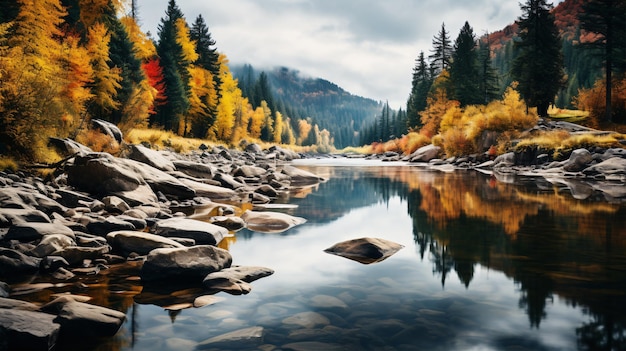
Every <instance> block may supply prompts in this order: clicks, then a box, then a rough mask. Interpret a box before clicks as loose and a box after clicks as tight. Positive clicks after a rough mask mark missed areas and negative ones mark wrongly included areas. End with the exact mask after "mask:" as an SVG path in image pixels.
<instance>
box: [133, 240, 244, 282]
mask: <svg viewBox="0 0 626 351" xmlns="http://www.w3.org/2000/svg"><path fill="white" fill-rule="evenodd" d="M232 261H233V259H232V256H231V255H230V253H229V252H228V251H227V250H224V249H220V248H217V247H215V246H212V245H198V246H192V247H185V248H171V249H167V248H161V249H154V250H152V251H150V253H149V254H148V256H147V257H146V261H145V262H144V264H143V267H142V268H141V279H142V280H143V281H155V280H165V279H175V280H198V281H201V280H202V279H204V277H206V276H207V275H208V274H209V273H212V272H217V271H219V270H222V269H224V268H228V267H230V265H231V264H232Z"/></svg>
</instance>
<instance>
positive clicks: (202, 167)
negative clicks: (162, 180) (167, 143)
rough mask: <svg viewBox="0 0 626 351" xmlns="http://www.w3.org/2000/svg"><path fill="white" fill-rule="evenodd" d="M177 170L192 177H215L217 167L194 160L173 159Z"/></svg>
mask: <svg viewBox="0 0 626 351" xmlns="http://www.w3.org/2000/svg"><path fill="white" fill-rule="evenodd" d="M172 163H173V164H174V166H175V167H176V169H177V170H179V171H181V172H183V173H185V174H187V175H190V176H192V177H198V178H205V179H213V176H214V175H215V173H217V169H216V168H215V167H213V166H211V165H210V164H206V163H198V162H192V161H173V162H172Z"/></svg>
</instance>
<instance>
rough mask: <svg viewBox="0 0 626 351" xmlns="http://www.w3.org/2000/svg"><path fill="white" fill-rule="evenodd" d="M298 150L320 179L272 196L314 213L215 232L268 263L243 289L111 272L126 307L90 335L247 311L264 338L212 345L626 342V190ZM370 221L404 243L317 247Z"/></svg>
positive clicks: (154, 339) (478, 346)
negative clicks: (615, 196)
mask: <svg viewBox="0 0 626 351" xmlns="http://www.w3.org/2000/svg"><path fill="white" fill-rule="evenodd" d="M295 165H296V166H298V167H300V168H303V169H306V170H309V171H311V172H313V173H316V174H318V175H320V176H323V177H325V178H327V181H326V182H323V183H321V184H319V185H317V186H315V187H311V188H306V189H301V190H300V191H297V192H294V193H291V194H288V195H285V196H283V197H281V198H280V199H279V200H278V201H277V206H276V209H275V210H279V211H284V212H287V213H289V214H291V215H295V216H301V217H304V218H306V219H307V222H306V223H305V224H303V225H300V226H297V227H295V228H292V229H289V230H288V231H285V232H283V233H278V234H277V233H274V234H267V233H258V232H253V231H249V230H247V229H244V230H241V231H239V232H237V233H236V234H235V236H234V237H233V238H230V239H228V240H227V241H225V242H223V243H222V244H221V246H222V247H224V248H227V249H228V250H229V251H230V252H231V253H232V256H233V264H235V265H254V266H265V267H270V268H272V269H274V270H275V273H274V274H273V275H271V276H269V277H266V278H263V279H260V280H258V281H255V282H253V283H252V291H251V292H250V293H249V294H248V295H243V296H231V295H228V294H225V293H218V294H217V295H215V296H214V297H215V299H214V300H212V303H211V304H210V305H207V306H204V307H200V308H188V309H183V310H168V309H164V308H163V307H158V306H155V305H151V304H141V303H137V302H136V300H134V299H133V293H132V291H131V290H132V288H128V289H127V290H128V291H122V290H124V289H121V288H120V287H119V285H116V283H110V284H109V286H108V287H106V286H105V287H103V288H102V289H101V293H102V294H104V295H106V296H101V297H99V299H100V300H109V303H108V304H111V303H110V302H111V301H114V303H112V305H115V306H116V308H118V309H126V310H127V311H128V320H127V322H126V323H125V324H124V326H123V328H122V330H121V331H120V332H119V333H118V335H117V336H116V337H115V338H114V339H113V340H110V342H107V343H105V344H101V345H99V346H98V347H96V349H102V350H105V349H106V350H110V349H117V350H146V351H157V350H185V349H189V350H193V349H196V347H198V342H202V341H204V340H207V339H210V338H215V337H219V336H221V335H224V334H226V333H230V332H233V331H237V330H241V329H245V328H254V327H256V329H254V330H256V331H261V333H262V335H263V339H262V340H259V339H253V340H241V341H238V342H237V341H232V342H230V343H226V344H219V343H218V344H214V345H215V346H216V347H215V348H214V349H216V350H217V349H219V350H239V349H243V350H249V349H252V350H266V351H269V350H624V349H626V337H625V335H626V204H624V203H620V202H618V201H613V200H612V199H606V198H604V197H602V195H601V194H599V193H598V194H596V193H593V192H592V193H591V194H588V196H584V197H586V199H581V196H579V195H577V194H574V195H573V194H572V193H571V192H570V191H569V190H568V188H567V187H566V186H563V185H558V184H557V185H554V184H552V183H549V182H547V181H545V180H541V179H516V180H515V181H514V182H513V183H508V182H502V181H499V180H497V179H496V178H495V177H493V176H490V175H486V174H481V173H479V172H475V171H456V172H452V173H443V172H436V171H429V170H425V169H423V168H420V167H415V166H407V165H405V164H394V163H383V162H377V161H364V160H345V159H342V160H335V159H327V160H300V161H297V162H296V163H295ZM283 204H284V206H283ZM361 237H377V238H383V239H387V240H391V241H394V242H396V243H399V244H401V245H403V246H404V247H403V248H402V249H401V250H400V251H399V252H397V253H396V254H395V255H393V256H391V257H389V258H387V259H386V260H384V261H381V262H377V263H373V264H361V263H359V262H356V261H352V260H349V259H346V258H342V257H339V256H334V255H330V254H328V253H325V252H324V249H326V248H328V247H330V246H332V245H334V244H335V243H337V242H340V241H344V240H349V239H355V238H361ZM111 279H114V278H111ZM105 285H106V284H105ZM112 286H114V287H112ZM135 294H136V292H135ZM214 340H215V339H214ZM207 349H210V347H208V346H207Z"/></svg>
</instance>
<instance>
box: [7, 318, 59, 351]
mask: <svg viewBox="0 0 626 351" xmlns="http://www.w3.org/2000/svg"><path fill="white" fill-rule="evenodd" d="M60 330H61V325H60V324H57V323H55V316H53V315H51V314H47V313H41V312H34V311H26V310H13V309H3V308H0V337H2V340H0V347H1V348H2V349H3V350H52V349H53V348H54V346H55V345H56V343H57V339H58V337H59V332H60Z"/></svg>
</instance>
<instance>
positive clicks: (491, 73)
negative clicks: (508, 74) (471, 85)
mask: <svg viewBox="0 0 626 351" xmlns="http://www.w3.org/2000/svg"><path fill="white" fill-rule="evenodd" d="M478 90H479V97H480V99H481V103H483V104H488V103H489V102H491V101H493V100H496V99H498V98H499V95H500V94H499V89H498V73H497V72H496V70H495V68H494V67H493V65H492V63H491V43H490V42H489V34H486V35H485V36H484V37H483V39H482V40H479V41H478Z"/></svg>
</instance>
